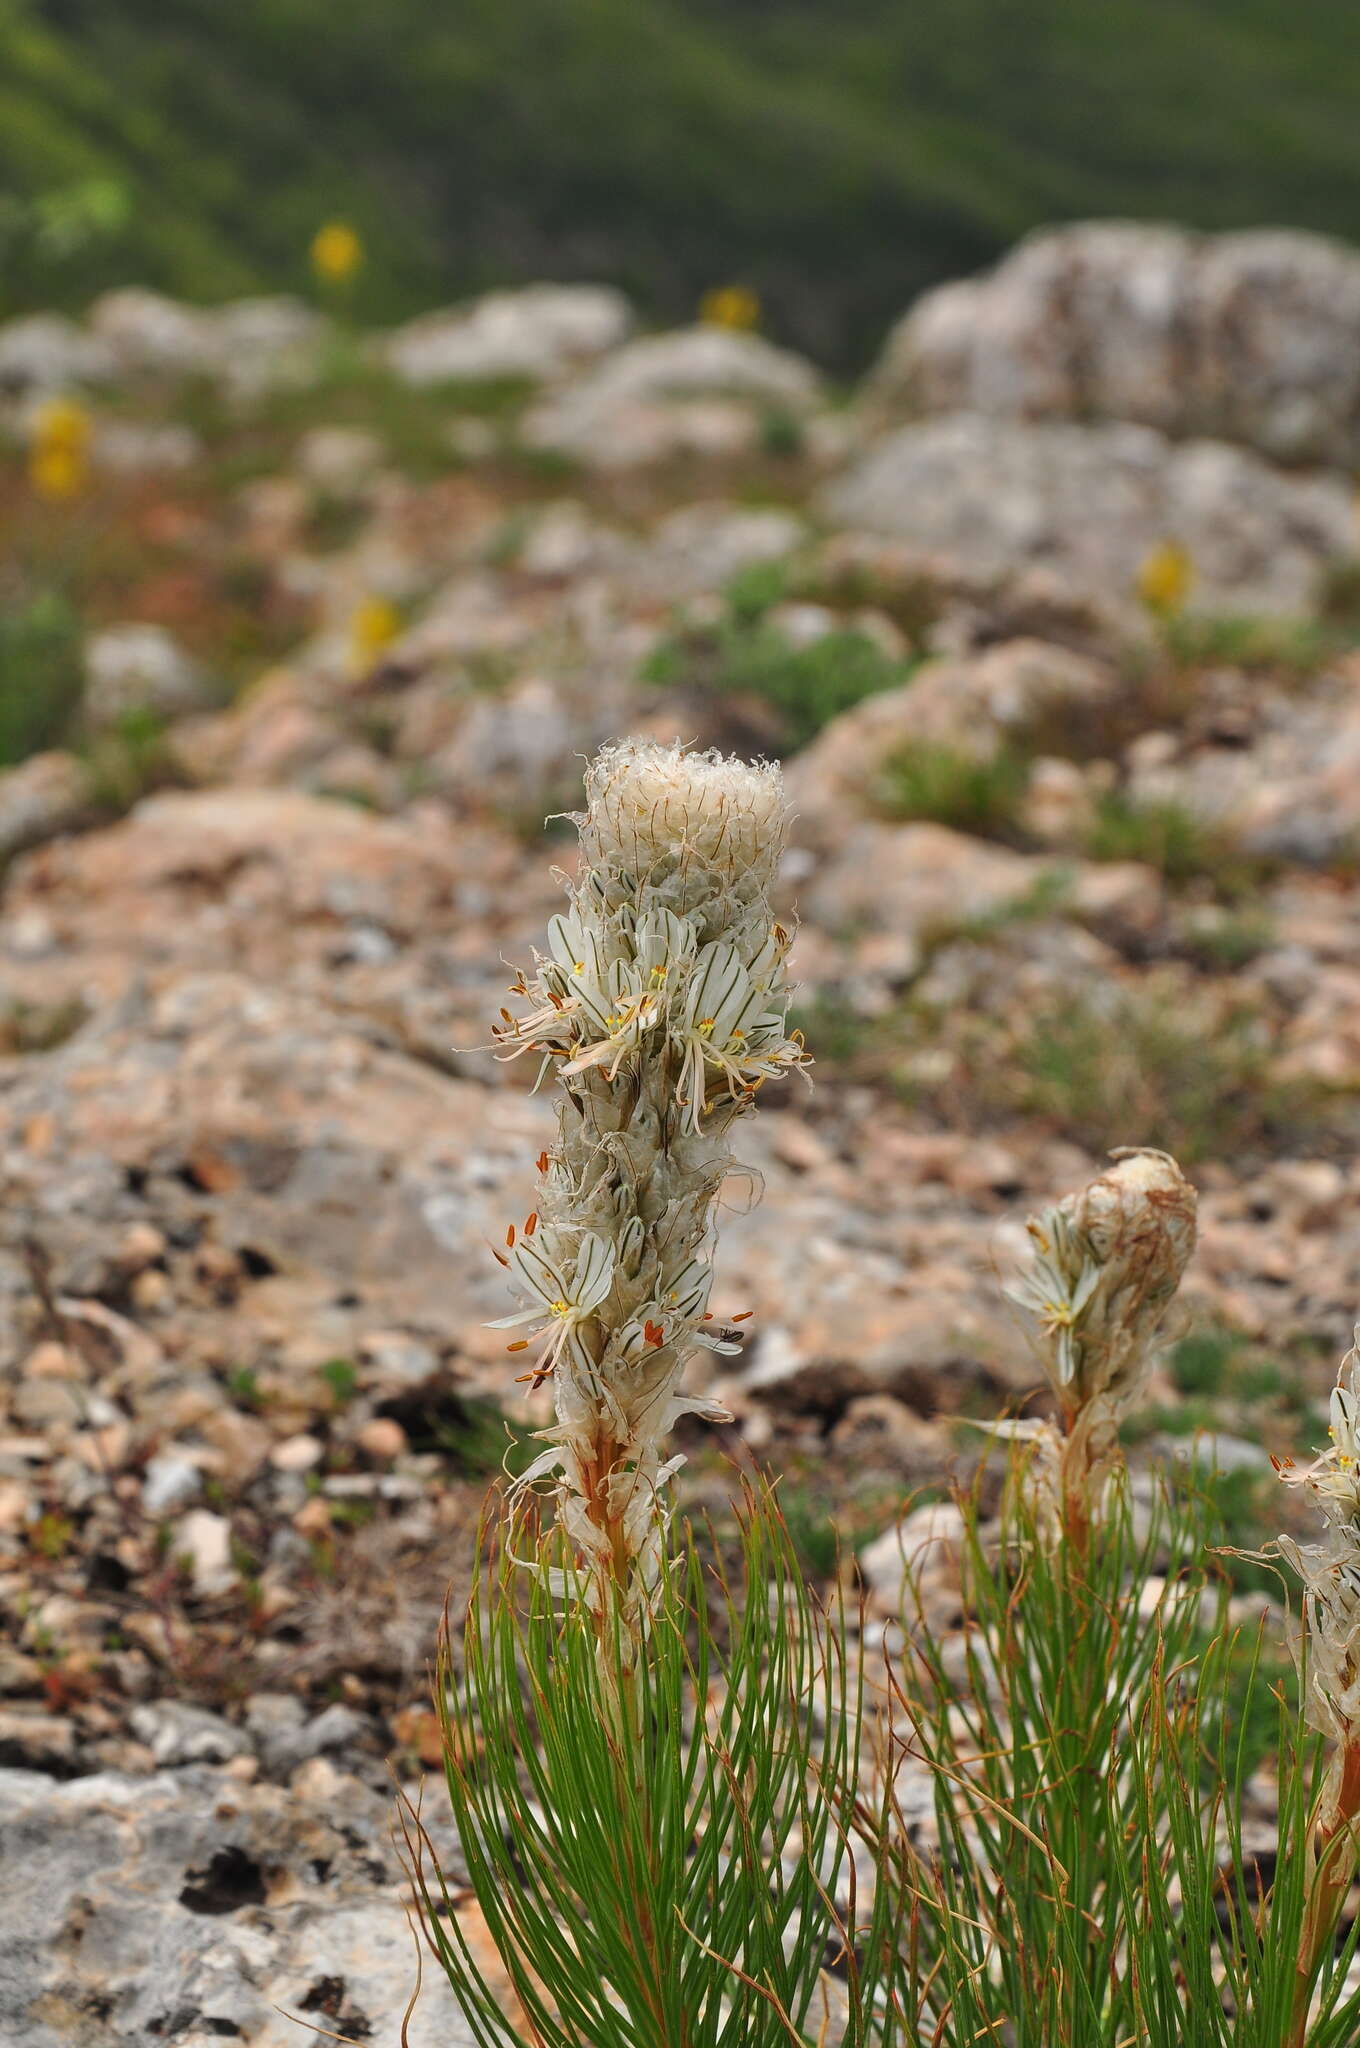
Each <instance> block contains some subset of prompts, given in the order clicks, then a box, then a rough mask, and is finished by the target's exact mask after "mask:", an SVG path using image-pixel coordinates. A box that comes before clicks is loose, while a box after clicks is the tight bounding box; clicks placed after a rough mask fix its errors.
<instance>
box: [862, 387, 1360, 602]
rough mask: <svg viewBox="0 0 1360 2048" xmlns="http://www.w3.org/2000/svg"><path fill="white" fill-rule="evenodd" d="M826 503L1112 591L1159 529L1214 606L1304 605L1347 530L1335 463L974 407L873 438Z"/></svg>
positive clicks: (997, 565) (944, 544) (1347, 547)
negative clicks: (1294, 470)
mask: <svg viewBox="0 0 1360 2048" xmlns="http://www.w3.org/2000/svg"><path fill="white" fill-rule="evenodd" d="M823 507H824V510H825V511H826V512H827V513H828V514H829V516H830V517H832V518H833V519H836V520H839V521H840V522H842V523H843V524H845V525H849V526H859V527H863V528H865V529H866V530H867V531H869V532H871V533H876V534H883V535H886V536H888V537H890V538H894V539H900V540H905V541H910V542H913V543H914V544H916V545H918V546H921V547H924V548H930V549H935V550H938V551H939V552H940V553H941V554H943V555H944V556H946V557H948V558H950V559H952V560H955V561H958V562H960V563H963V564H965V565H967V566H968V567H970V568H971V569H973V570H974V571H976V572H979V573H982V574H987V575H997V576H999V575H1005V574H1009V573H1013V572H1015V571H1016V570H1018V569H1020V568H1022V567H1025V566H1042V567H1049V568H1052V569H1055V570H1058V571H1060V572H1061V573H1063V574H1064V575H1066V576H1067V577H1069V578H1070V580H1071V581H1072V582H1073V583H1074V584H1075V585H1076V586H1077V587H1078V588H1084V589H1087V590H1090V591H1092V592H1094V593H1097V594H1101V595H1105V596H1109V597H1116V598H1125V599H1127V598H1129V597H1131V596H1132V595H1133V593H1134V591H1135V590H1136V587H1137V582H1138V575H1139V570H1140V568H1141V566H1142V565H1143V563H1144V562H1145V561H1146V560H1147V558H1148V556H1149V555H1150V554H1151V553H1152V551H1153V549H1154V548H1156V547H1158V546H1161V545H1162V544H1164V543H1166V542H1172V543H1174V544H1175V545H1176V546H1178V547H1180V548H1182V549H1184V551H1185V552H1186V554H1187V555H1188V556H1189V558H1190V561H1191V563H1192V565H1193V575H1194V580H1193V583H1192V586H1191V601H1192V602H1193V603H1194V604H1195V605H1197V606H1201V607H1203V608H1205V609H1218V610H1234V611H1251V612H1270V611H1275V612H1294V611H1303V610H1307V609H1308V607H1309V605H1310V603H1311V602H1312V600H1313V597H1314V594H1315V589H1316V586H1317V583H1318V580H1319V577H1320V575H1321V572H1322V570H1323V568H1324V567H1325V565H1326V564H1327V563H1329V562H1333V561H1338V560H1342V559H1344V558H1346V557H1347V556H1349V555H1350V553H1351V552H1352V551H1353V548H1354V545H1355V531H1354V528H1355V517H1354V507H1353V504H1352V492H1351V488H1350V485H1349V484H1348V483H1347V482H1346V480H1345V479H1344V478H1343V477H1341V476H1340V475H1338V474H1334V473H1331V472H1327V471H1319V472H1316V473H1311V474H1302V475H1297V476H1292V475H1291V476H1287V475H1284V474H1282V473H1281V472H1279V471H1277V470H1275V469H1273V468H1271V467H1270V465H1269V464H1267V463H1265V462H1263V461H1262V460H1261V459H1260V458H1259V457H1258V456H1255V455H1252V454H1250V453H1248V452H1247V451H1246V450H1245V449H1241V448H1233V447H1229V446H1228V445H1227V444H1226V443H1225V442H1221V441H1188V442H1183V443H1175V442H1171V441H1168V440H1167V439H1166V438H1165V436H1164V435H1162V434H1159V433H1158V432H1156V431H1155V430H1154V429H1153V428H1151V427H1144V426H1128V425H1109V426H1077V425H1072V424H1069V423H1067V422H1042V423H1037V424H1032V423H1029V422H1025V421H1016V420H1011V419H1004V418H991V417H989V416H987V415H985V414H982V413H977V412H958V413H951V414H949V415H947V416H946V417H943V418H940V419H935V420H929V421H926V422H924V423H922V424H921V425H918V426H907V427H902V428H899V429H898V430H897V432H895V433H892V434H889V435H887V436H886V437H885V438H884V439H882V440H880V441H877V442H875V443H874V444H873V445H872V446H871V447H870V448H869V450H868V452H867V453H866V454H865V455H864V456H863V457H862V458H861V460H860V461H859V462H858V463H857V464H856V465H855V466H854V467H852V468H851V470H850V471H849V473H848V474H847V475H846V476H844V477H842V478H841V479H839V480H838V481H837V482H836V483H834V484H832V485H831V486H829V487H828V488H827V490H826V491H825V493H824V495H823Z"/></svg>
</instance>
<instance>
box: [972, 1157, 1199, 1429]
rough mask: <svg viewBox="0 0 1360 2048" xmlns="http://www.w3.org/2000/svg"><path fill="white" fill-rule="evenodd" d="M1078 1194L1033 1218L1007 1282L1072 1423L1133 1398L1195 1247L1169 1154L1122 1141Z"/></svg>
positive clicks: (1187, 1191) (1190, 1216)
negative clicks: (1025, 1261)
mask: <svg viewBox="0 0 1360 2048" xmlns="http://www.w3.org/2000/svg"><path fill="white" fill-rule="evenodd" d="M1112 1157H1113V1159H1114V1161H1115V1164H1114V1165H1113V1166H1112V1167H1111V1168H1110V1169H1109V1171H1108V1172H1106V1173H1103V1174H1101V1175H1100V1177H1099V1178H1098V1179H1097V1180H1093V1181H1092V1182H1091V1183H1090V1184H1089V1185H1088V1186H1087V1187H1085V1188H1083V1189H1082V1190H1081V1192H1080V1193H1079V1194H1076V1195H1068V1196H1067V1197H1066V1198H1065V1199H1064V1200H1063V1201H1061V1202H1058V1203H1055V1204H1054V1205H1053V1206H1052V1207H1051V1208H1048V1209H1045V1210H1043V1211H1042V1212H1041V1213H1040V1214H1039V1215H1038V1216H1035V1217H1032V1218H1031V1219H1030V1223H1029V1233H1030V1236H1031V1238H1032V1239H1033V1241H1034V1246H1035V1255H1034V1261H1033V1264H1032V1266H1031V1267H1030V1269H1029V1271H1028V1272H1027V1273H1025V1274H1024V1275H1023V1276H1022V1278H1021V1279H1020V1280H1019V1281H1018V1282H1017V1284H1016V1285H1015V1286H1014V1287H1013V1288H1012V1289H1011V1290H1010V1292H1011V1296H1012V1299H1013V1300H1015V1301H1018V1302H1020V1303H1021V1304H1022V1306H1024V1307H1025V1308H1027V1309H1029V1310H1030V1311H1031V1312H1032V1313H1033V1314H1034V1316H1035V1317H1036V1319H1037V1321H1038V1324H1039V1329H1040V1332H1041V1336H1042V1340H1043V1360H1044V1369H1045V1371H1046V1373H1047V1374H1048V1378H1049V1382H1050V1384H1051V1385H1052V1387H1053V1390H1054V1393H1055V1394H1056V1395H1057V1397H1058V1400H1059V1403H1060V1405H1061V1407H1062V1409H1063V1412H1064V1416H1065V1418H1066V1419H1067V1421H1068V1423H1069V1425H1070V1423H1071V1421H1072V1420H1073V1419H1074V1417H1075V1416H1076V1415H1077V1414H1078V1413H1080V1412H1082V1411H1084V1410H1088V1409H1090V1408H1091V1406H1092V1404H1095V1403H1098V1404H1099V1405H1100V1407H1101V1409H1102V1411H1103V1412H1104V1413H1105V1414H1107V1415H1108V1417H1109V1418H1110V1419H1111V1420H1117V1419H1118V1417H1119V1416H1120V1415H1122V1414H1123V1413H1124V1412H1125V1411H1126V1410H1127V1408H1128V1407H1129V1406H1131V1405H1132V1403H1133V1402H1134V1401H1135V1400H1136V1399H1137V1396H1138V1394H1139V1392H1140V1391H1141V1389H1142V1387H1143V1384H1144V1382H1145V1381H1146V1378H1147V1373H1148V1369H1149V1359H1148V1346H1149V1344H1150V1342H1151V1340H1152V1338H1153V1337H1154V1336H1155V1334H1156V1332H1157V1329H1158V1327H1159V1326H1160V1324H1161V1321H1162V1318H1163V1316H1164V1315H1165V1313H1166V1310H1167V1307H1168V1305H1169V1303H1170V1301H1171V1297H1172V1296H1173V1295H1174V1293H1175V1292H1176V1289H1177V1287H1178V1286H1179V1285H1180V1280H1181V1275H1182V1274H1183V1273H1184V1271H1185V1268H1186V1265H1187V1264H1188V1262H1189V1259H1190V1254H1191V1252H1192V1251H1193V1250H1194V1248H1195V1208H1196V1199H1195V1191H1194V1189H1193V1188H1192V1187H1191V1185H1190V1183H1189V1182H1188V1181H1187V1180H1186V1178H1185V1176H1184V1175H1183V1174H1182V1172H1181V1170H1180V1168H1179V1167H1178V1166H1177V1164H1176V1162H1175V1160H1174V1159H1172V1158H1171V1156H1170V1154H1169V1153H1166V1152H1154V1151H1151V1150H1141V1149H1140V1150H1134V1149H1132V1148H1128V1147H1126V1148H1122V1149H1121V1150H1119V1151H1117V1152H1115V1153H1114V1154H1112Z"/></svg>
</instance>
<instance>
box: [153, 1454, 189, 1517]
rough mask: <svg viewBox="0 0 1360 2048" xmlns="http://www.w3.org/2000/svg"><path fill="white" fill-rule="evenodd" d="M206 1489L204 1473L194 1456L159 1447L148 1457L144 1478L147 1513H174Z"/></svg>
mask: <svg viewBox="0 0 1360 2048" xmlns="http://www.w3.org/2000/svg"><path fill="white" fill-rule="evenodd" d="M202 1490H203V1474H202V1473H201V1472H200V1470H199V1468H198V1466H197V1465H196V1464H195V1463H194V1462H193V1460H192V1459H191V1458H188V1457H186V1456H184V1455H182V1454H176V1453H175V1452H174V1451H160V1452H158V1453H157V1455H156V1456H155V1457H154V1458H148V1460H147V1464H146V1473H145V1477H144V1479H143V1481H142V1508H143V1511H144V1512H145V1513H146V1514H148V1515H169V1514H173V1513H174V1511H175V1509H176V1508H183V1507H187V1506H188V1505H189V1503H190V1501H192V1500H196V1499H197V1498H198V1496H199V1494H200V1493H201V1492H202Z"/></svg>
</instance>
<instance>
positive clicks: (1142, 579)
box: [1138, 540, 1195, 612]
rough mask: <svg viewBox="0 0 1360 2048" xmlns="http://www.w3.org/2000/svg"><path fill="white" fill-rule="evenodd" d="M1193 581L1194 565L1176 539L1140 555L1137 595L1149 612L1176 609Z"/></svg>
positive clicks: (1174, 610) (1183, 599) (1186, 595)
mask: <svg viewBox="0 0 1360 2048" xmlns="http://www.w3.org/2000/svg"><path fill="white" fill-rule="evenodd" d="M1194 580H1195V565H1194V563H1193V562H1192V561H1191V559H1190V557H1189V555H1188V554H1187V553H1186V551H1185V549H1184V548H1182V547H1177V545H1176V543H1175V541H1173V540H1164V541H1162V542H1161V543H1160V545H1159V546H1157V547H1155V548H1153V549H1152V551H1151V553H1150V554H1148V555H1146V556H1145V557H1144V558H1143V561H1142V563H1141V565H1140V567H1139V570H1138V595H1139V596H1140V597H1141V598H1142V600H1143V603H1144V604H1145V605H1146V606H1147V608H1148V610H1149V611H1153V612H1178V611H1179V610H1180V608H1181V606H1182V605H1183V604H1184V603H1185V600H1186V598H1187V597H1188V595H1189V593H1190V585H1191V584H1192V583H1193V582H1194Z"/></svg>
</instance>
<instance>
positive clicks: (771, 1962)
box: [407, 1492, 906, 2048]
mask: <svg viewBox="0 0 1360 2048" xmlns="http://www.w3.org/2000/svg"><path fill="white" fill-rule="evenodd" d="M739 1549H740V1571H739V1573H738V1575H737V1577H736V1578H735V1579H734V1580H729V1579H728V1577H727V1576H726V1573H725V1570H724V1568H723V1567H722V1566H721V1565H715V1566H711V1567H709V1566H706V1565H705V1564H704V1563H703V1562H702V1561H701V1557H700V1553H699V1551H698V1549H697V1547H696V1545H695V1542H694V1540H693V1538H692V1536H691V1535H690V1534H689V1532H688V1531H686V1532H685V1534H684V1535H683V1536H682V1537H680V1538H679V1539H678V1540H677V1541H676V1544H675V1549H674V1555H673V1557H672V1559H671V1562H670V1564H669V1566H668V1568H667V1570H666V1572H665V1575H664V1577H663V1581H662V1584H661V1587H660V1590H659V1594H658V1598H657V1601H656V1606H655V1611H654V1613H653V1615H652V1617H651V1621H650V1626H649V1630H648V1633H647V1636H646V1638H645V1643H644V1645H643V1654H641V1655H639V1654H638V1646H637V1644H636V1641H635V1638H634V1636H633V1634H632V1633H631V1631H630V1630H629V1629H628V1627H627V1626H625V1625H624V1624H623V1623H622V1621H621V1619H620V1616H619V1613H618V1611H617V1609H615V1611H614V1612H613V1613H612V1614H610V1613H607V1612H606V1613H605V1614H603V1615H601V1614H598V1613H596V1612H594V1611H592V1609H591V1607H590V1605H589V1603H588V1602H587V1600H586V1599H585V1598H584V1597H580V1596H581V1595H582V1594H583V1593H584V1590H585V1589H584V1587H583V1586H582V1585H579V1584H576V1580H577V1578H578V1577H579V1575H578V1574H575V1573H573V1571H572V1569H571V1557H570V1552H569V1550H568V1549H567V1548H566V1546H565V1545H564V1543H563V1540H562V1537H561V1534H560V1532H558V1531H550V1532H548V1533H546V1534H542V1535H540V1534H537V1533H536V1532H535V1530H534V1528H533V1526H532V1524H531V1523H530V1522H529V1521H527V1520H520V1521H519V1522H518V1523H517V1524H514V1525H512V1527H511V1530H510V1533H509V1535H508V1538H507V1541H506V1543H505V1545H504V1547H503V1548H502V1547H499V1546H497V1545H494V1544H493V1545H492V1546H491V1556H490V1559H489V1561H488V1563H487V1565H486V1568H485V1571H484V1573H483V1576H482V1579H481V1581H480V1583H479V1585H478V1587H477V1589H476V1591H475V1593H474V1595H473V1597H472V1600H471V1603H470V1605H469V1607H468V1610H467V1614H466V1618H465V1621H464V1623H463V1626H462V1628H461V1630H459V1629H456V1628H455V1629H451V1630H448V1631H446V1634H445V1638H444V1641H443V1644H442V1648H441V1655H440V1662H439V1673H438V1699H439V1704H440V1712H441V1717H442V1720H443V1728H444V1740H445V1752H446V1779H447V1785H448V1792H449V1798H450V1801H451V1804H452V1809H453V1815H454V1819H455V1821H456V1823H457V1827H458V1831H459V1835H460V1838H461V1841H462V1847H463V1855H464V1858H465V1861H466V1865H467V1870H468V1874H469V1877H470V1880H471V1886H472V1889H473V1891H474V1893H475V1894H476V1898H477V1902H478V1905H479V1907H480V1909H481V1913H482V1915H483V1917H484V1919H485V1921H486V1924H487V1927H488V1929H489V1931H490V1934H491V1937H492V1940H493V1942H494V1944H495V1947H496V1949H497V1951H498V1953H499V1955H500V1958H501V1961H502V1964H503V1965H504V1968H505V1970H506V1973H507V1975H508V1977H509V1980H510V1983H511V1984H512V1985H513V1989H514V2004H515V2007H516V2008H517V2009H512V2010H511V2011H508V2012H507V2011H506V2010H505V2009H504V2007H503V2004H502V2002H501V2000H500V1999H499V1998H498V1996H497V1993H496V1991H495V1989H494V1988H493V1986H492V1984H491V1983H490V1982H489V1981H488V1979H487V1977H486V1975H485V1973H484V1971H483V1968H482V1966H481V1962H480V1960H479V1958H478V1956H477V1955H476V1954H475V1953H474V1950H473V1948H472V1946H471V1945H470V1943H469V1942H468V1940H467V1939H466V1937H465V1935H464V1932H463V1930H462V1929H461V1927H460V1924H459V1919H458V1914H457V1911H456V1909H455V1907H454V1906H453V1903H452V1901H451V1898H450V1894H449V1890H448V1888H447V1886H446V1885H445V1883H444V1880H443V1878H442V1877H441V1875H440V1873H439V1870H438V1867H437V1864H436V1862H435V1859H434V1857H433V1853H432V1851H431V1848H430V1844H429V1841H428V1838H427V1837H426V1836H425V1835H424V1834H423V1833H422V1831H421V1829H420V1826H419V1821H418V1819H417V1817H416V1816H415V1815H414V1814H413V1813H409V1812H408V1814H407V1821H408V1844H409V1846H410V1848H411V1851H412V1864H413V1869H414V1872H415V1879H416V1891H417V1897H418V1900H419V1905H420V1910H421V1918H422V1922H423V1926H424V1932H425V1936H426V1940H427V1943H428V1944H429V1946H430V1948H431V1950H432V1951H433V1953H434V1955H435V1957H436V1958H437V1960H438V1962H439V1963H440V1964H441V1965H442V1967H443V1969H444V1970H445V1972H446V1973H447V1975H448V1978H449V1980H450V1982H451V1983H452V1985H453V1986H454V1988H455V1990H456V1992H457V1994H458V1996H459V1999H460V2001H461V2003H462V2005H463V2007H464V2010H465V2011H466V2013H467V2015H468V2018H469V2022H470V2024H471V2026H472V2029H473V2032H474V2034H475V2037H476V2039H477V2041H478V2042H479V2043H485V2044H488V2048H489V2044H500V2043H509V2042H521V2041H523V2040H524V2039H526V2038H528V2039H531V2040H533V2041H535V2042H540V2043H543V2044H544V2048H643V2044H646V2048H737V2044H741V2048H767V2044H768V2048H786V2044H788V2043H803V2042H806V2043H809V2044H810V2043H813V2042H818V2041H821V2040H824V2039H827V2038H836V2039H841V2040H844V2041H845V2042H847V2043H869V2042H873V2043H888V2042H890V2041H895V2040H898V2039H905V2038H906V2037H903V2036H901V2035H900V2034H899V2033H898V2032H897V2031H896V2028H895V2022H894V2020H893V2017H892V2012H891V2004H890V1997H889V1992H888V1989H887V1984H886V1979H887V1977H888V1976H889V1975H890V1973H891V1971H892V1970H893V1969H894V1968H895V1967H896V1962H895V1955H896V1947H897V1944H896V1943H895V1940H894V1937H893V1930H892V1928H891V1926H890V1924H889V1921H890V1918H891V1914H892V1912H893V1910H894V1901H893V1898H892V1895H891V1893H890V1892H889V1891H888V1890H886V1889H884V1888H879V1890H878V1891H877V1894H876V1896H875V1897H872V1898H857V1896H856V1886H855V1865H854V1861H853V1859H852V1856H851V1854H850V1842H851V1826H852V1821H853V1819H854V1817H855V1814H856V1809H857V1806H858V1794H857V1789H856V1758H857V1754H858V1751H859V1747H860V1742H861V1735H862V1731H863V1724H864V1719H865V1701H864V1693H863V1686H862V1681H861V1680H860V1679H859V1678H857V1677H856V1675H855V1670H854V1667H853V1666H848V1664H847V1657H846V1615H845V1612H844V1608H843V1606H840V1605H833V1606H832V1607H831V1608H830V1609H829V1610H823V1609H821V1608H819V1607H818V1606H817V1605H816V1604H815V1603H814V1601H813V1599H812V1597H811V1596H810V1594H809V1592H808V1590H807V1587H806V1585H805V1583H804V1580H803V1576H802V1572H801V1569H800V1567H799V1564H798V1561H797V1558H796V1556H795V1553H794V1550H793V1546H792V1543H791V1541H790V1538H789V1535H788V1531H787V1529H786V1528H785V1526H784V1524H783V1521H782V1518H781V1517H780V1516H779V1514H778V1512H777V1510H776V1508H775V1506H774V1503H773V1499H772V1496H771V1495H770V1494H769V1493H767V1492H760V1493H752V1494H750V1495H748V1497H747V1500H746V1504H745V1509H744V1512H743V1514H742V1516H741V1518H740V1527H739ZM517 1558H518V1559H519V1560H520V1562H517V1561H516V1559H517ZM525 1558H527V1559H528V1560H529V1562H530V1563H531V1564H532V1565H533V1567H534V1569H533V1570H532V1571H526V1570H525V1569H524V1568H523V1560H524V1559H525ZM573 1587H574V1590H575V1593H576V1595H577V1597H570V1595H571V1592H572V1590H573ZM564 1593H566V1594H567V1595H568V1596H569V1597H567V1598H566V1599H565V1601H563V1599H562V1598H561V1596H562V1595H563V1594H564ZM526 2028H527V2030H528V2031H527V2033H526ZM828 2029H832V2031H831V2033H830V2034H828V2031H827V2030H828Z"/></svg>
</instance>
